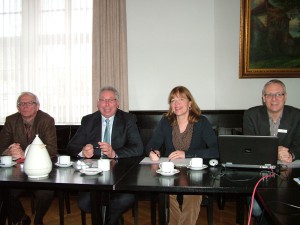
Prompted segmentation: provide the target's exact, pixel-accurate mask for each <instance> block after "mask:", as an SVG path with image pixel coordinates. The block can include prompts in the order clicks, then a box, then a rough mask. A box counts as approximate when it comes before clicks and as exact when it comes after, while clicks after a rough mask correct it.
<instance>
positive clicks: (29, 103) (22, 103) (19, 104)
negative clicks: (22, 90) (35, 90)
mask: <svg viewBox="0 0 300 225" xmlns="http://www.w3.org/2000/svg"><path fill="white" fill-rule="evenodd" d="M35 104H36V102H34V101H31V102H18V104H17V105H18V107H24V106H33V105H35Z"/></svg>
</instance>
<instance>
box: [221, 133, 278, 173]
mask: <svg viewBox="0 0 300 225" xmlns="http://www.w3.org/2000/svg"><path fill="white" fill-rule="evenodd" d="M218 143H219V152H220V161H221V164H222V166H224V167H235V168H258V169H275V168H276V165H277V157H278V156H277V155H278V153H277V152H278V137H274V136H252V135H219V136H218Z"/></svg>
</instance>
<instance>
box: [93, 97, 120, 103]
mask: <svg viewBox="0 0 300 225" xmlns="http://www.w3.org/2000/svg"><path fill="white" fill-rule="evenodd" d="M116 100H117V99H116V98H108V99H104V98H99V99H98V101H99V102H100V103H101V104H104V103H109V104H112V103H114V102H115V101H116Z"/></svg>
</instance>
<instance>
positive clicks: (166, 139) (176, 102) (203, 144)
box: [146, 86, 219, 225]
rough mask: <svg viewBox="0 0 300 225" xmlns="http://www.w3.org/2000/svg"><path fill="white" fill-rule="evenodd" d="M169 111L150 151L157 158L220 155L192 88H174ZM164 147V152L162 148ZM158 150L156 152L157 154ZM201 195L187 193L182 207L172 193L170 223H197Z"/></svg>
mask: <svg viewBox="0 0 300 225" xmlns="http://www.w3.org/2000/svg"><path fill="white" fill-rule="evenodd" d="M168 103H169V110H168V112H167V113H166V114H165V115H164V116H163V118H162V119H161V121H160V123H159V125H158V127H157V128H156V130H155V132H154V134H153V136H152V138H151V140H150V141H149V143H148V144H147V146H146V152H147V153H148V155H149V157H150V159H151V160H153V161H157V160H159V156H166V157H168V158H169V159H171V160H172V159H184V158H193V157H201V158H218V157H219V153H218V144H217V137H216V135H215V133H214V131H213V129H212V126H211V124H210V123H209V121H208V120H207V119H206V117H204V116H202V115H201V110H200V108H199V107H198V105H197V103H196V102H195V100H194V98H193V96H192V94H191V93H190V91H189V90H188V89H187V88H186V87H183V86H178V87H175V88H173V90H172V91H171V92H170V94H169V98H168ZM162 146H164V149H165V150H164V152H160V150H159V149H161V147H162ZM154 152H155V153H154ZM201 200H202V196H201V195H184V196H183V204H182V208H181V209H180V207H179V203H178V201H177V196H176V195H170V221H169V225H173V224H176V225H181V224H182V225H183V224H184V225H194V224H196V221H197V218H198V215H199V212H200V205H201Z"/></svg>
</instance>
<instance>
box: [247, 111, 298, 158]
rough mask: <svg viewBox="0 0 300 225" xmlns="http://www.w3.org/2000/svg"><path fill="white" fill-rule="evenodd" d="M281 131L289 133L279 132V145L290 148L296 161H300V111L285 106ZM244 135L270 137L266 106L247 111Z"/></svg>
mask: <svg viewBox="0 0 300 225" xmlns="http://www.w3.org/2000/svg"><path fill="white" fill-rule="evenodd" d="M279 129H283V130H286V131H287V133H281V132H278V135H277V136H278V139H279V145H280V146H284V147H287V148H289V150H290V152H292V153H293V154H294V156H295V159H300V109H297V108H294V107H292V106H288V105H286V106H284V109H283V114H282V118H281V120H280V125H279ZM243 133H244V134H245V135H261V136H270V124H269V116H268V113H267V108H266V106H256V107H253V108H250V109H248V110H247V111H245V113H244V119H243Z"/></svg>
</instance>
